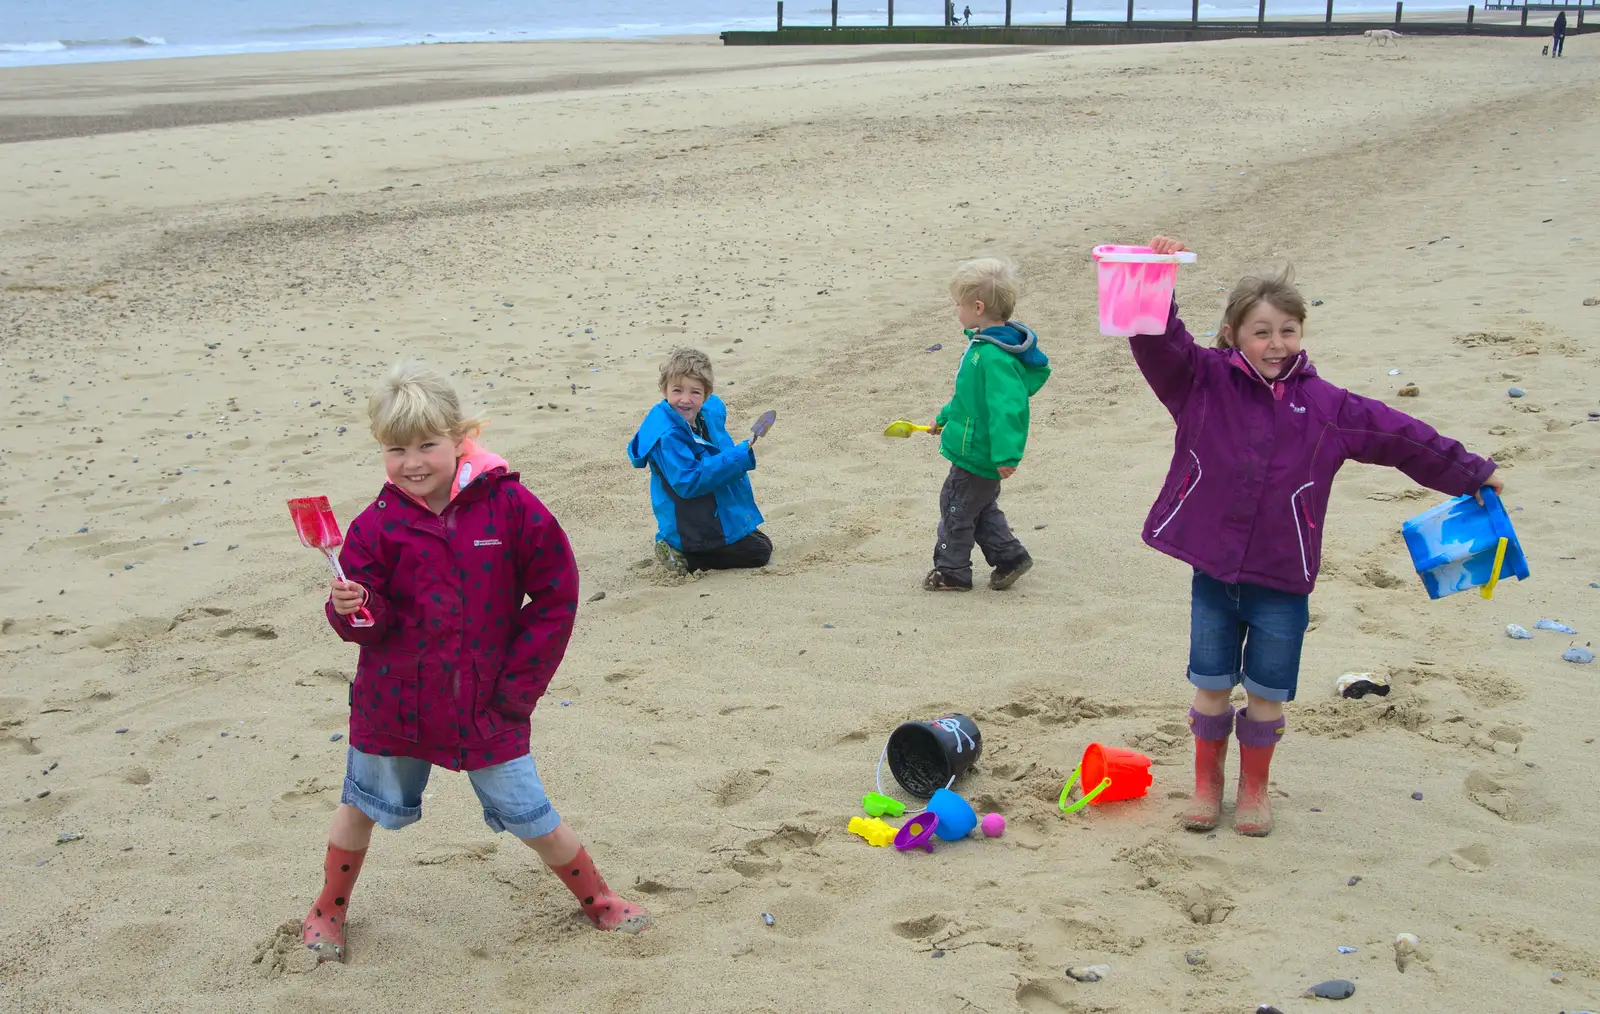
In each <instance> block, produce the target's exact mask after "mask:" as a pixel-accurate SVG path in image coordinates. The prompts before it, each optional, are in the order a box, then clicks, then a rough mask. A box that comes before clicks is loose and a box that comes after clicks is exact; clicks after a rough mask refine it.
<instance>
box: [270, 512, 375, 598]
mask: <svg viewBox="0 0 1600 1014" xmlns="http://www.w3.org/2000/svg"><path fill="white" fill-rule="evenodd" d="M289 516H290V517H291V518H293V519H294V529H295V531H296V532H298V533H300V544H301V545H303V546H305V547H306V548H307V549H320V550H322V552H323V554H324V555H325V556H327V558H328V566H330V567H332V568H333V576H334V577H336V578H338V579H339V580H340V581H343V580H346V578H345V576H344V568H343V567H341V566H339V554H338V553H336V552H334V550H336V549H338V548H339V547H340V546H342V545H344V535H342V534H341V533H340V531H339V522H338V520H337V519H336V518H334V516H333V507H332V506H331V505H330V504H329V503H328V498H327V497H325V496H303V497H299V498H297V499H294V500H290V501H289ZM350 625H351V626H352V627H370V626H372V614H371V613H369V612H367V607H366V606H362V607H361V609H360V610H359V611H358V612H357V613H356V615H354V616H352V617H351V618H350Z"/></svg>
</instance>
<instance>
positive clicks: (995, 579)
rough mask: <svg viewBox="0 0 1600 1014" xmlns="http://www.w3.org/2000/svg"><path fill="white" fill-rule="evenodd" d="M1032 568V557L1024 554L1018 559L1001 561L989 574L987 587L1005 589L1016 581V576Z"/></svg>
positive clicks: (998, 589)
mask: <svg viewBox="0 0 1600 1014" xmlns="http://www.w3.org/2000/svg"><path fill="white" fill-rule="evenodd" d="M1032 569H1033V557H1031V556H1024V557H1022V558H1021V559H1020V560H1013V561H1012V562H1010V563H1002V564H1001V565H1000V566H998V567H996V568H995V569H994V573H992V574H990V575H989V587H990V588H993V589H994V590H995V591H1005V590H1006V589H1007V588H1010V587H1011V586H1012V585H1014V584H1016V583H1017V578H1019V577H1021V576H1022V575H1024V574H1026V573H1027V572H1028V571H1030V570H1032Z"/></svg>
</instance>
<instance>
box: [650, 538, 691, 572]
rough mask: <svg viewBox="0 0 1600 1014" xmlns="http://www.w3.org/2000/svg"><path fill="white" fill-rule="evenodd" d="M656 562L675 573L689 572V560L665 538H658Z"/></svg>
mask: <svg viewBox="0 0 1600 1014" xmlns="http://www.w3.org/2000/svg"><path fill="white" fill-rule="evenodd" d="M656 562H657V563H659V564H661V566H663V567H665V568H667V569H668V570H670V571H672V573H674V574H687V573H689V561H688V560H686V559H685V558H684V555H683V554H682V553H680V552H678V551H677V550H676V549H673V548H672V544H671V543H670V542H668V541H667V540H665V539H657V540H656Z"/></svg>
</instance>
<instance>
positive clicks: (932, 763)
mask: <svg viewBox="0 0 1600 1014" xmlns="http://www.w3.org/2000/svg"><path fill="white" fill-rule="evenodd" d="M887 753H888V758H889V771H890V772H891V773H892V774H893V775H894V780H895V781H897V782H899V783H900V784H901V786H902V787H904V788H905V790H906V791H907V792H909V793H911V794H912V795H913V796H922V797H923V798H927V797H928V796H931V795H933V794H934V792H935V791H937V790H939V789H942V788H944V787H945V786H946V785H949V784H950V783H951V782H952V781H954V780H955V779H956V777H957V776H959V775H960V774H961V772H963V771H965V770H967V768H969V767H971V766H972V765H973V762H975V761H976V760H977V759H978V755H979V754H981V753H983V733H981V732H979V731H978V723H976V722H974V721H973V720H972V719H970V718H968V717H967V716H966V715H945V716H943V717H942V718H935V719H933V720H932V721H928V722H904V723H902V724H901V726H900V727H899V728H898V729H896V730H894V732H893V733H891V734H890V736H889V748H888V751H887Z"/></svg>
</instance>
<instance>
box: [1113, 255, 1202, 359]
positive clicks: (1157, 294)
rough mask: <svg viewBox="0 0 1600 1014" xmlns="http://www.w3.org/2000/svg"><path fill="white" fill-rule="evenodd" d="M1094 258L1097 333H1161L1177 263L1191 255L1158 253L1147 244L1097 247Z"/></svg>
mask: <svg viewBox="0 0 1600 1014" xmlns="http://www.w3.org/2000/svg"><path fill="white" fill-rule="evenodd" d="M1094 260H1095V264H1096V265H1097V266H1098V270H1099V275H1100V333H1101V334H1103V335H1112V336H1115V337H1118V338H1129V337H1132V336H1133V335H1136V334H1165V333H1166V330H1167V316H1168V314H1169V313H1170V312H1171V310H1172V289H1173V286H1174V285H1175V284H1176V283H1177V281H1178V265H1179V264H1193V263H1194V262H1195V255H1194V254H1192V253H1188V252H1184V253H1175V254H1158V253H1155V252H1154V251H1152V250H1151V249H1150V248H1149V247H1147V246H1097V247H1095V248H1094Z"/></svg>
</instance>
